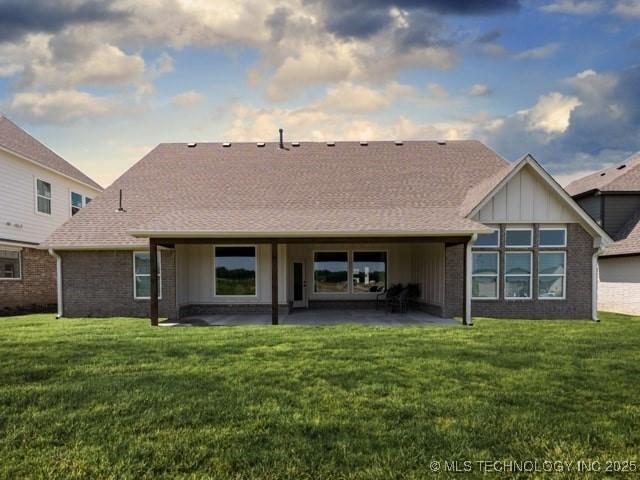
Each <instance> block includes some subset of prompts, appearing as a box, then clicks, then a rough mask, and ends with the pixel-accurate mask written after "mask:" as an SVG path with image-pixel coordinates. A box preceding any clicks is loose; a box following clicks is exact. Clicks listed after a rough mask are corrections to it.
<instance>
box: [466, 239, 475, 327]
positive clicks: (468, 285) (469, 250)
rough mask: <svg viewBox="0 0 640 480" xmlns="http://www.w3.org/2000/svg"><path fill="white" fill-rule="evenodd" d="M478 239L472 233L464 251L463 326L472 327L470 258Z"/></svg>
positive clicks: (471, 268)
mask: <svg viewBox="0 0 640 480" xmlns="http://www.w3.org/2000/svg"><path fill="white" fill-rule="evenodd" d="M477 239H478V234H477V233H474V234H473V235H471V238H470V239H469V241H468V242H467V247H466V251H465V255H466V256H467V261H466V263H467V271H466V272H465V273H466V278H465V279H464V288H465V296H464V301H465V309H464V313H465V318H464V319H463V320H464V322H463V323H464V324H465V325H467V326H469V327H472V326H473V315H471V293H472V288H471V278H472V276H471V275H472V272H473V264H472V262H473V256H472V249H473V245H474V244H475V243H476V240H477Z"/></svg>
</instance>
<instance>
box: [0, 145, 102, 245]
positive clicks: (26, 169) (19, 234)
mask: <svg viewBox="0 0 640 480" xmlns="http://www.w3.org/2000/svg"><path fill="white" fill-rule="evenodd" d="M36 178H39V179H41V180H44V181H45V182H49V183H50V184H51V197H52V200H51V215H44V214H40V213H37V212H36V203H35V202H36V200H35V198H36V196H35V189H36V186H35V182H36ZM72 191H74V192H76V193H80V194H82V195H83V196H88V197H90V198H95V197H96V196H97V195H98V192H97V191H94V190H92V189H90V188H88V187H85V186H84V185H81V184H79V183H77V182H74V181H73V180H70V179H68V178H66V177H63V176H62V175H58V174H56V173H53V172H51V171H49V170H46V169H44V168H42V167H39V166H37V165H34V164H32V163H29V162H27V161H25V160H22V159H20V158H17V157H15V156H13V155H11V154H8V153H5V152H2V151H0V238H7V239H9V240H16V241H23V242H36V243H40V242H42V241H43V240H45V239H46V238H47V237H48V236H49V235H50V234H51V233H52V232H53V231H54V230H55V229H56V228H58V227H59V226H60V225H62V224H63V223H64V222H66V221H67V220H68V219H69V218H70V217H71V192H72Z"/></svg>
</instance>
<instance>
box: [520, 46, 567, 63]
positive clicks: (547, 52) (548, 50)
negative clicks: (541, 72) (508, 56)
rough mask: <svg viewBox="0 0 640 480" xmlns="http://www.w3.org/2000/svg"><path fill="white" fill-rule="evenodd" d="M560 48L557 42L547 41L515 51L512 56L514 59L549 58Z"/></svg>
mask: <svg viewBox="0 0 640 480" xmlns="http://www.w3.org/2000/svg"><path fill="white" fill-rule="evenodd" d="M559 48H560V44H559V43H547V44H546V45H542V46H541V47H536V48H531V49H529V50H524V51H522V52H519V53H515V54H514V55H513V58H515V59H516V60H540V59H543V58H549V57H551V56H552V55H553V54H555V53H556V52H557V51H558V49H559Z"/></svg>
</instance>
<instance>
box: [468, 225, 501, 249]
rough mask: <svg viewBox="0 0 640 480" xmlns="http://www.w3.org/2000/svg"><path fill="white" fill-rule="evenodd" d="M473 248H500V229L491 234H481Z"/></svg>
mask: <svg viewBox="0 0 640 480" xmlns="http://www.w3.org/2000/svg"><path fill="white" fill-rule="evenodd" d="M473 246H474V248H475V247H478V248H498V247H499V246H500V229H498V228H496V229H495V230H494V231H493V232H491V233H480V234H479V235H478V238H477V239H476V241H475V243H474V244H473Z"/></svg>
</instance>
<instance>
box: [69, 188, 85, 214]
mask: <svg viewBox="0 0 640 480" xmlns="http://www.w3.org/2000/svg"><path fill="white" fill-rule="evenodd" d="M81 208H82V195H80V194H79V193H76V192H71V215H75V214H76V213H78V212H79V211H80V209H81Z"/></svg>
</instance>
